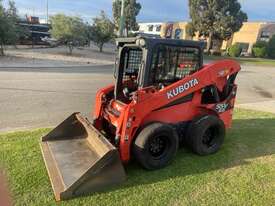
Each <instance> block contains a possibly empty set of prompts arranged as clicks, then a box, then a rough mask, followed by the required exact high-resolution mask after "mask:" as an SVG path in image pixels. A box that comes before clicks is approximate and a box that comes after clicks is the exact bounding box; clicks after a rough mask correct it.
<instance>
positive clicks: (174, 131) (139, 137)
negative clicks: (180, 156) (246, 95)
mask: <svg viewBox="0 0 275 206" xmlns="http://www.w3.org/2000/svg"><path fill="white" fill-rule="evenodd" d="M203 46H204V45H203V43H201V42H195V41H183V40H172V39H157V38H142V37H136V38H121V39H118V40H117V49H118V55H117V58H116V63H115V73H114V77H115V84H114V85H110V86H107V87H105V88H102V89H100V90H99V91H98V92H97V94H96V104H95V107H94V112H93V122H90V121H89V120H88V119H87V118H84V117H83V116H81V115H80V114H79V113H74V114H72V115H71V116H70V117H68V118H67V119H66V120H65V121H64V122H62V123H61V124H60V125H59V126H57V127H56V128H55V129H53V130H52V131H51V132H50V133H49V134H47V135H46V136H44V137H42V142H41V148H42V153H43V157H44V161H45V163H46V167H47V170H48V174H49V177H50V180H51V184H52V187H53V190H54V194H55V197H56V200H64V199H68V198H72V197H74V196H78V195H84V194H88V193H91V192H97V191H102V190H105V189H106V188H109V187H110V186H112V185H117V184H119V183H121V182H123V181H124V180H125V179H126V175H125V172H124V168H123V165H124V164H125V163H127V162H129V160H130V159H132V158H134V159H136V161H137V162H139V163H140V165H141V166H142V167H144V168H145V169H149V170H154V169H159V168H162V167H165V166H166V165H168V164H169V163H170V162H171V160H172V159H173V157H174V155H175V154H176V152H177V150H178V147H179V145H185V146H187V147H189V148H190V149H191V150H192V151H194V152H195V153H196V154H199V155H208V154H212V153H215V152H217V151H218V150H219V149H220V147H221V145H222V143H223V140H224V136H225V129H227V128H230V127H231V121H232V113H233V107H234V102H235V97H236V91H237V85H236V84H235V78H236V75H237V73H238V72H239V71H240V66H239V65H238V63H236V62H234V61H231V60H224V61H218V62H215V63H211V64H208V65H203ZM175 164H176V163H175ZM183 169H184V168H183Z"/></svg>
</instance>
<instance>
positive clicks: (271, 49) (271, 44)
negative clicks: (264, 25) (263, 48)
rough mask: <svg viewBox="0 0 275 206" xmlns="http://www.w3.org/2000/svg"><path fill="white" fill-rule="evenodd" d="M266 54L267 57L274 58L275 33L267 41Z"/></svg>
mask: <svg viewBox="0 0 275 206" xmlns="http://www.w3.org/2000/svg"><path fill="white" fill-rule="evenodd" d="M267 55H268V57H269V58H272V59H275V35H273V36H272V37H271V39H270V40H269V42H268V47H267Z"/></svg>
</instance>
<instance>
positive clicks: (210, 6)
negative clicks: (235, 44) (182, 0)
mask: <svg viewBox="0 0 275 206" xmlns="http://www.w3.org/2000/svg"><path fill="white" fill-rule="evenodd" d="M189 9H190V17H191V20H192V22H191V27H192V28H193V30H194V31H197V32H199V35H200V36H205V37H209V41H208V46H207V50H208V51H209V50H210V49H211V44H212V40H213V38H214V39H219V40H226V39H229V38H230V37H231V36H232V35H233V33H234V32H237V31H238V30H239V29H240V28H241V27H242V25H243V22H244V21H247V15H246V13H244V12H243V11H242V10H241V5H240V3H239V2H238V1H237V0H189Z"/></svg>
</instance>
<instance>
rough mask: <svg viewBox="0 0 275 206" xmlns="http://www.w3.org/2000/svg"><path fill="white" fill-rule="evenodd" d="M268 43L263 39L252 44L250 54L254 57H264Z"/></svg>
mask: <svg viewBox="0 0 275 206" xmlns="http://www.w3.org/2000/svg"><path fill="white" fill-rule="evenodd" d="M267 47H268V43H267V42H265V41H258V42H256V43H255V44H254V45H253V48H252V54H253V56H254V57H260V58H263V57H266V55H267Z"/></svg>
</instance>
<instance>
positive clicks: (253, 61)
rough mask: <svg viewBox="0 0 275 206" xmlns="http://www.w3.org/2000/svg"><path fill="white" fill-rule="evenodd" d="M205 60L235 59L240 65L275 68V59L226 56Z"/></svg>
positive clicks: (209, 57) (207, 57)
mask: <svg viewBox="0 0 275 206" xmlns="http://www.w3.org/2000/svg"><path fill="white" fill-rule="evenodd" d="M204 59H205V60H210V61H215V60H221V59H233V60H236V61H238V62H239V63H240V64H248V65H254V66H272V67H275V60H274V59H264V58H248V57H236V58H233V57H224V56H205V57H204Z"/></svg>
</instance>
